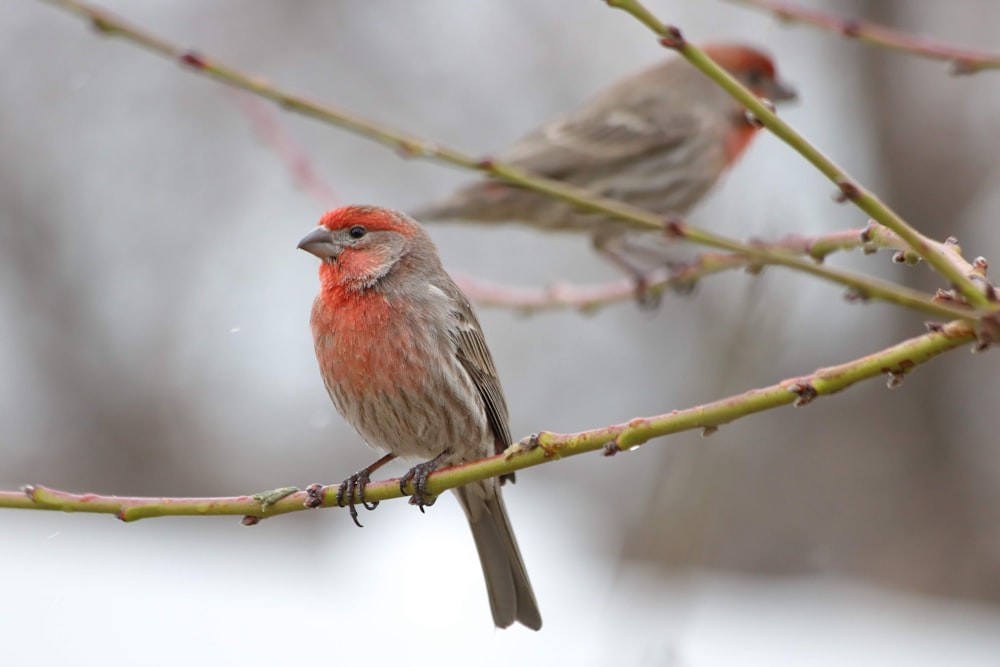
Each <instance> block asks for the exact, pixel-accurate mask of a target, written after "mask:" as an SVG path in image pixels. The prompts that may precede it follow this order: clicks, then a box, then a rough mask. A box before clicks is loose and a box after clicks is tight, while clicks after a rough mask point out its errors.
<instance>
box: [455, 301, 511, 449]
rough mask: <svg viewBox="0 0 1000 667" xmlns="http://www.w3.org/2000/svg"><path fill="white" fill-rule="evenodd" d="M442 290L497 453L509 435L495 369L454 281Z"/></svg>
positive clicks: (459, 350)
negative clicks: (449, 298) (450, 300)
mask: <svg viewBox="0 0 1000 667" xmlns="http://www.w3.org/2000/svg"><path fill="white" fill-rule="evenodd" d="M442 287H444V286H442ZM446 292H447V293H448V295H449V296H450V297H451V298H452V304H453V311H452V312H453V315H454V317H455V319H454V323H455V326H454V328H453V329H452V330H451V334H452V337H453V339H454V341H455V344H456V355H457V356H458V360H459V361H460V362H461V364H462V367H463V368H464V369H465V371H466V372H467V373H468V374H469V377H470V378H471V379H472V383H473V384H474V385H475V387H476V389H477V390H478V391H479V395H480V396H481V397H482V399H483V404H484V405H485V406H486V419H487V420H488V421H489V424H490V429H491V430H492V431H493V434H494V436H496V450H495V453H497V454H499V453H500V452H502V451H503V450H504V449H506V448H507V447H508V446H509V445H510V443H511V437H510V426H509V424H508V420H509V416H508V412H507V401H506V400H505V399H504V397H503V389H502V388H501V387H500V379H499V378H498V377H497V369H496V366H494V365H493V357H492V355H490V350H489V348H488V347H486V340H485V339H484V338H483V332H482V329H481V328H480V326H479V321H478V320H477V319H476V314H475V313H474V312H473V310H472V306H471V305H470V304H469V301H468V299H466V298H465V295H464V294H462V292H461V290H459V288H458V286H456V285H454V284H451V285H448V286H447V288H446Z"/></svg>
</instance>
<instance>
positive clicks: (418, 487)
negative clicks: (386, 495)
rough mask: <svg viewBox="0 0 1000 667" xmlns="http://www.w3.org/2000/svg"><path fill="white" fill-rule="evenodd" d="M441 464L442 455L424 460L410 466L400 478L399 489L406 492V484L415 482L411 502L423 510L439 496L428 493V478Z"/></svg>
mask: <svg viewBox="0 0 1000 667" xmlns="http://www.w3.org/2000/svg"><path fill="white" fill-rule="evenodd" d="M440 465H441V456H438V457H436V458H433V459H431V460H430V461H424V462H423V463H418V464H417V465H415V466H413V467H412V468H410V469H409V470H408V471H407V472H406V474H405V475H403V476H402V477H400V478H399V491H400V492H401V493H404V494H405V493H406V485H407V484H409V483H410V482H413V495H412V496H411V497H410V504H411V505H416V506H417V507H418V508H419V509H420V511H421V512H423V511H424V508H425V507H430V506H431V505H433V504H434V501H435V500H437V498H436V497H435V496H433V495H430V494H428V493H427V478H428V477H429V476H430V474H431V473H432V472H434V471H435V470H437V469H438V466H440Z"/></svg>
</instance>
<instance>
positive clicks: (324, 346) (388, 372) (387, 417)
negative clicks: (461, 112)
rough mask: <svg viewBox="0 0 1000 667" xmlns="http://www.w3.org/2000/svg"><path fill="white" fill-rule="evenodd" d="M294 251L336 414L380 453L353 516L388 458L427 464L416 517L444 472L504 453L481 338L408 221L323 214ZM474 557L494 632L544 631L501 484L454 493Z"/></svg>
mask: <svg viewBox="0 0 1000 667" xmlns="http://www.w3.org/2000/svg"><path fill="white" fill-rule="evenodd" d="M299 248H301V249H303V250H305V251H307V252H310V253H312V254H314V255H316V256H317V257H319V258H320V259H321V260H323V263H322V264H321V265H320V269H319V278H320V291H319V295H318V296H317V297H316V301H315V302H314V303H313V310H312V319H311V324H312V332H313V340H314V342H315V345H316V358H317V360H318V361H319V369H320V373H321V374H322V376H323V382H324V383H325V384H326V389H327V391H328V392H329V394H330V398H331V399H333V403H334V405H335V406H336V407H337V410H338V411H339V412H340V414H341V415H343V417H344V419H346V420H347V421H348V422H350V424H351V425H352V426H354V428H355V429H356V430H357V431H358V433H359V434H360V435H361V437H362V438H364V439H365V441H366V442H367V443H368V444H369V445H371V446H372V447H374V448H375V449H379V450H382V451H385V452H387V454H386V455H385V456H383V457H382V458H381V459H379V460H378V461H376V462H375V463H374V464H372V465H371V466H369V467H367V468H365V469H363V470H361V471H359V472H358V473H356V474H355V475H352V476H351V477H349V478H348V479H347V480H345V481H344V483H343V484H341V488H340V493H338V497H340V496H341V494H347V496H348V498H347V502H348V503H349V504H350V506H351V512H352V516H353V517H355V521H356V520H357V519H356V517H357V512H356V510H355V508H354V503H355V502H360V503H364V487H365V485H366V484H367V483H368V480H369V476H370V474H371V473H372V472H373V471H374V470H375V469H377V468H378V467H380V466H382V465H383V464H385V463H387V462H388V461H390V460H392V459H393V458H395V457H397V456H399V457H409V458H421V459H427V462H426V463H422V464H420V465H417V466H416V467H415V468H413V469H412V470H410V471H409V472H408V473H407V474H406V475H405V476H404V477H403V480H402V481H401V483H400V487H401V488H403V487H405V486H406V483H407V482H409V481H411V480H412V481H413V488H414V494H413V498H412V501H413V502H414V503H415V504H416V505H418V506H419V507H420V508H421V510H422V509H423V506H424V505H429V504H430V503H431V502H432V501H431V500H430V499H427V498H426V497H425V493H426V482H427V476H428V475H429V474H430V473H431V472H433V471H434V470H435V469H436V468H437V467H439V466H448V465H454V464H458V463H462V462H465V461H472V460H475V459H480V458H484V457H487V456H492V455H494V454H498V453H500V452H502V451H503V450H504V449H506V448H507V446H508V445H510V442H511V438H510V430H509V427H508V425H507V404H506V402H505V401H504V396H503V390H502V389H501V388H500V381H499V380H498V379H497V372H496V369H495V368H494V366H493V359H492V357H491V356H490V351H489V349H488V348H487V347H486V341H485V340H484V339H483V332H482V329H481V328H480V326H479V322H478V321H477V320H476V315H475V313H474V312H473V311H472V306H471V305H470V304H469V301H468V299H466V297H465V295H464V294H462V291H461V290H460V289H459V288H458V286H457V285H456V284H455V283H454V282H453V281H452V279H451V278H450V277H449V276H448V274H447V273H445V271H444V269H443V268H442V266H441V260H440V259H439V258H438V255H437V250H436V249H435V247H434V244H433V243H432V242H431V239H430V237H429V236H427V233H426V232H425V231H424V230H423V228H422V227H421V226H420V225H419V224H417V222H416V221H414V220H413V219H412V218H410V217H409V216H407V215H405V214H403V213H399V212H398V211H391V210H388V209H384V208H378V207H374V206H347V207H344V208H339V209H336V210H334V211H330V212H328V213H327V214H326V215H324V216H323V217H322V218H321V219H320V221H319V226H318V227H316V229H314V230H313V231H311V232H310V233H309V234H308V235H306V237H305V238H303V239H302V241H301V242H300V243H299ZM454 491H455V495H456V496H458V501H459V503H460V504H461V506H462V509H463V510H465V514H466V516H467V517H468V519H469V525H470V526H471V527H472V537H473V539H474V540H475V543H476V549H477V550H478V551H479V560H480V562H481V563H482V567H483V574H484V576H485V578H486V590H487V592H488V593H489V598H490V607H491V608H492V610H493V620H494V621H495V622H496V624H497V626H499V627H502V628H505V627H507V626H509V625H510V624H512V623H513V622H514V621H519V622H521V623H522V624H524V625H526V626H527V627H529V628H531V629H533V630H537V629H539V628H540V627H541V626H542V618H541V616H540V614H539V612H538V605H537V604H536V602H535V595H534V592H533V591H532V590H531V583H530V582H529V581H528V573H527V571H526V570H525V567H524V562H523V561H522V560H521V553H520V551H519V550H518V548H517V541H516V540H515V539H514V533H513V530H512V529H511V526H510V520H509V519H508V518H507V511H506V509H505V508H504V503H503V498H502V496H501V495H500V480H498V479H490V480H486V481H482V482H476V483H473V484H467V485H465V486H463V487H460V488H458V489H455V490H454Z"/></svg>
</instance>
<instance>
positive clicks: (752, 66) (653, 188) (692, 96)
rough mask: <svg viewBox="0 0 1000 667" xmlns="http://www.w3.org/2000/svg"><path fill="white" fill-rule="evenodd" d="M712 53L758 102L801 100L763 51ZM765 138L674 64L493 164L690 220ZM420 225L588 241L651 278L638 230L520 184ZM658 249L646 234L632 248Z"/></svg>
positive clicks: (708, 85) (479, 184)
mask: <svg viewBox="0 0 1000 667" xmlns="http://www.w3.org/2000/svg"><path fill="white" fill-rule="evenodd" d="M702 49H703V51H704V52H705V53H706V54H707V55H708V56H710V57H711V58H712V59H713V60H715V62H717V63H718V64H719V65H720V66H722V67H723V68H724V69H726V70H727V71H728V72H729V73H730V74H732V75H733V76H734V77H735V78H736V79H737V80H739V81H740V82H741V83H743V84H744V85H745V86H747V87H748V88H749V89H750V90H751V91H753V92H754V94H756V95H757V96H758V97H762V98H767V99H769V100H771V101H772V102H783V101H787V100H792V99H795V97H796V94H795V91H794V90H793V89H792V88H791V87H790V86H789V85H788V84H786V83H784V82H782V81H781V80H780V79H779V78H778V76H777V72H776V69H775V64H774V62H773V61H772V59H771V58H770V57H769V56H768V55H767V54H765V53H763V52H762V51H760V50H758V49H756V48H753V47H750V46H744V45H739V44H729V43H719V44H706V45H704V46H703V47H702ZM758 129H759V124H757V123H755V122H754V121H753V119H752V118H750V117H749V116H748V115H747V113H746V110H745V109H744V108H743V106H742V105H741V104H740V103H739V102H737V101H736V100H734V99H733V98H732V97H730V96H729V94H728V93H727V92H725V91H724V90H723V89H722V88H721V87H719V86H718V85H717V84H716V83H715V82H714V81H712V80H710V79H709V78H708V77H706V76H705V75H704V74H703V73H702V72H700V71H699V70H697V69H696V68H695V67H694V66H693V65H691V64H690V63H688V62H687V61H686V60H684V59H683V58H681V57H679V56H676V55H675V56H673V57H670V58H667V59H666V60H664V61H662V62H660V63H659V64H656V65H654V66H652V67H650V68H648V69H645V70H643V71H640V72H638V73H636V74H633V75H631V76H628V77H626V78H624V79H622V80H620V81H618V82H617V83H615V84H613V85H612V86H611V87H609V88H607V89H606V90H604V91H603V92H600V93H598V94H597V95H596V96H594V97H592V98H590V99H589V100H587V101H585V102H583V103H582V104H581V105H580V106H579V107H577V108H575V109H572V110H570V111H568V112H566V113H563V114H561V115H559V116H557V117H555V118H553V119H552V120H550V121H548V122H546V123H544V124H543V125H542V126H541V127H539V128H537V129H536V130H534V131H532V132H530V133H529V134H527V135H526V136H524V137H523V138H522V139H520V140H518V141H515V142H514V143H513V144H512V145H510V146H508V147H507V148H505V149H503V150H501V151H500V152H498V153H497V154H495V156H494V157H493V158H492V159H493V160H494V161H495V162H496V163H503V164H505V165H510V166H514V167H517V168H519V169H523V170H526V171H528V172H531V173H533V174H537V175H540V176H545V177H547V178H550V179H554V180H558V181H564V182H566V183H570V184H572V185H575V186H578V187H582V188H585V189H587V190H590V191H592V192H594V193H596V194H598V195H601V196H604V197H608V198H611V199H616V200H621V201H623V202H626V203H628V204H631V205H633V206H637V207H639V208H642V209H646V210H648V211H652V212H653V213H657V214H660V215H663V216H670V215H683V214H685V213H686V212H687V211H688V210H689V209H690V208H691V207H693V206H694V205H695V204H696V203H698V202H699V201H700V200H701V199H702V198H703V197H704V196H705V195H706V194H707V193H708V192H709V191H710V190H711V188H712V186H713V185H715V183H716V182H717V181H718V179H719V177H720V176H721V175H722V174H723V173H724V172H725V171H726V169H727V168H728V167H730V166H732V165H733V164H734V163H735V162H736V161H737V160H738V159H739V157H740V156H741V155H742V154H743V153H744V151H745V150H746V149H747V147H748V145H749V144H750V142H751V140H752V139H753V137H754V135H756V134H757V131H758ZM414 216H415V217H417V218H418V219H420V220H424V221H425V222H433V221H459V220H460V221H464V222H473V223H502V222H521V223H524V224H527V225H530V226H533V227H536V228H538V229H542V230H548V231H552V230H569V231H579V232H585V233H589V234H590V235H591V239H592V242H593V245H594V247H595V249H596V250H597V251H598V252H599V253H600V254H602V255H604V256H605V257H606V258H608V259H609V260H611V261H612V262H613V263H615V264H617V265H618V266H619V267H620V268H622V269H624V270H625V271H626V272H628V273H629V274H630V275H632V276H633V277H635V278H636V279H637V280H640V279H641V274H642V271H641V270H640V268H639V266H638V264H637V262H636V261H635V259H636V255H635V254H634V253H633V255H632V257H631V258H630V257H629V256H628V254H629V247H628V246H629V243H628V242H627V240H626V239H627V237H630V236H633V235H632V234H630V232H631V231H633V229H632V228H630V227H629V226H628V225H627V223H624V222H622V221H620V220H616V219H614V218H612V217H609V216H606V215H602V214H599V213H592V212H587V211H583V210H581V209H579V208H576V207H574V206H573V205H572V204H570V203H568V202H565V201H562V200H559V199H555V198H552V197H548V196H546V195H543V194H540V193H537V192H533V191H531V190H528V189H525V188H523V187H519V186H516V185H511V184H507V183H503V182H501V181H496V180H480V181H476V182H473V183H471V184H469V185H467V186H465V187H462V188H460V189H459V190H457V191H456V192H454V193H452V194H450V195H448V196H446V197H445V198H443V199H442V200H440V201H438V202H436V203H433V204H430V205H428V206H426V207H424V208H418V209H417V210H416V211H415V212H414ZM648 240H649V236H648V235H646V236H645V237H639V242H640V245H633V247H632V250H637V249H639V248H640V247H641V243H642V242H643V241H648ZM640 254H641V250H640Z"/></svg>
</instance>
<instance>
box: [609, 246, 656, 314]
mask: <svg viewBox="0 0 1000 667" xmlns="http://www.w3.org/2000/svg"><path fill="white" fill-rule="evenodd" d="M614 241H615V239H614V237H611V238H608V237H600V236H595V237H594V249H595V250H596V251H597V252H598V253H599V254H600V255H601V256H602V257H604V258H605V259H607V260H608V261H609V262H611V263H612V264H614V265H615V266H617V267H618V268H619V269H621V270H622V271H624V272H625V273H626V274H627V275H628V276H629V278H631V279H632V282H633V284H634V285H635V298H636V301H638V302H639V306H640V307H641V308H645V309H650V310H652V309H654V308H656V307H657V306H659V305H660V295H659V293H654V292H653V291H652V290H650V289H649V279H648V278H647V277H646V273H645V272H644V271H643V270H642V269H641V268H640V267H638V266H636V265H635V264H634V263H633V262H632V261H630V260H629V258H628V256H627V254H626V253H625V252H624V251H623V250H622V248H621V247H620V246H618V245H617V244H616V243H615V242H614Z"/></svg>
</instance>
